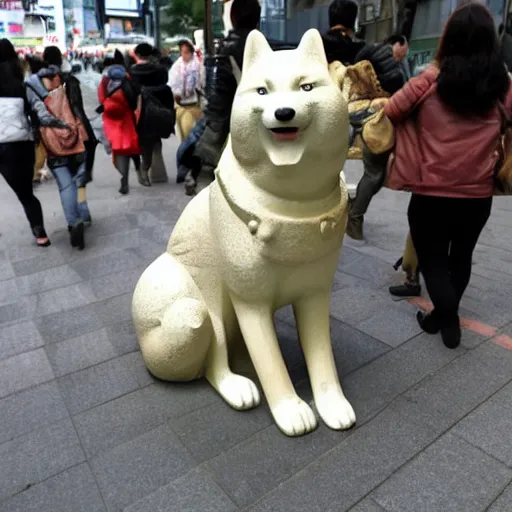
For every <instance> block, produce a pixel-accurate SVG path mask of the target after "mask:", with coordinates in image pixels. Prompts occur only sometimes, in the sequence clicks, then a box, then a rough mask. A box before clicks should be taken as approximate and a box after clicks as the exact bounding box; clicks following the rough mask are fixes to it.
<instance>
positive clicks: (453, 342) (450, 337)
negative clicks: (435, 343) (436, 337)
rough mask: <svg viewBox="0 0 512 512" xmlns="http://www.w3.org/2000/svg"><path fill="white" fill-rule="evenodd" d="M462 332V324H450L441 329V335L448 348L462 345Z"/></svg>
mask: <svg viewBox="0 0 512 512" xmlns="http://www.w3.org/2000/svg"><path fill="white" fill-rule="evenodd" d="M461 336H462V333H461V330H460V324H459V323H457V324H454V325H450V326H449V327H443V328H442V329H441V337H442V338H443V343H444V346H445V347H446V348H450V349H455V348H457V347H458V346H459V345H460V339H461Z"/></svg>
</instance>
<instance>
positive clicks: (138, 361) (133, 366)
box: [120, 351, 157, 388]
mask: <svg viewBox="0 0 512 512" xmlns="http://www.w3.org/2000/svg"><path fill="white" fill-rule="evenodd" d="M120 360H121V361H122V362H123V363H124V364H125V365H126V367H127V368H128V370H129V371H130V373H131V374H132V376H133V378H134V379H135V380H136V381H137V383H138V384H139V386H140V387H141V388H143V387H145V386H149V385H150V384H153V383H155V382H156V381H157V379H155V377H153V376H152V375H151V373H149V371H148V369H147V368H146V365H145V364H144V359H142V354H141V353H140V351H137V352H132V353H131V354H126V355H124V356H122V357H121V358H120Z"/></svg>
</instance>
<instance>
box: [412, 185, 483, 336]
mask: <svg viewBox="0 0 512 512" xmlns="http://www.w3.org/2000/svg"><path fill="white" fill-rule="evenodd" d="M491 208H492V197H488V198H484V199H462V198H451V197H433V196H421V195H414V194H413V196H412V197H411V202H410V203H409V211H408V217H409V226H410V229H411V236H412V241H413V244H414V247H415V248H416V253H417V255H418V262H419V266H420V268H421V272H422V274H423V278H424V279H425V284H426V286H427V290H428V293H429V295H430V298H431V300H432V303H433V304H434V311H435V315H436V317H437V318H438V319H439V322H440V324H441V326H450V325H454V324H456V323H457V322H458V321H459V317H458V313H459V303H460V300H461V298H462V295H463V294H464V291H465V290H466V288H467V286H468V284H469V280H470V278H471V265H472V260H473V251H474V249H475V246H476V244H477V242H478V238H479V236H480V233H481V232H482V229H483V228H484V226H485V224H486V222H487V219H488V218H489V215H490V214H491Z"/></svg>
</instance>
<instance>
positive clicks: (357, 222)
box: [346, 215, 364, 240]
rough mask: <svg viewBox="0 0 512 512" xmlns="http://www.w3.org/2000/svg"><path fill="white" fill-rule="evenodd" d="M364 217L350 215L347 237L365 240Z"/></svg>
mask: <svg viewBox="0 0 512 512" xmlns="http://www.w3.org/2000/svg"><path fill="white" fill-rule="evenodd" d="M363 223H364V217H363V216H362V215H361V216H360V217H351V216H350V215H349V217H348V222H347V231H346V233H347V235H348V236H349V237H350V238H353V239H354V240H364V235H363Z"/></svg>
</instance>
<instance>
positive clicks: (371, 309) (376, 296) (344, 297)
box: [331, 280, 391, 326]
mask: <svg viewBox="0 0 512 512" xmlns="http://www.w3.org/2000/svg"><path fill="white" fill-rule="evenodd" d="M390 303H391V300H390V299H389V298H388V297H386V296H385V295H384V293H383V291H382V290H379V289H378V288H377V287H376V286H375V285H373V284H372V283H369V282H368V283H367V282H365V281H363V280H361V282H360V283H359V284H358V285H357V286H353V287H341V288H340V289H339V290H337V291H335V292H334V293H333V294H332V297H331V315H332V316H333V317H335V318H337V319H338V320H341V321H342V322H346V323H348V324H350V325H353V326H355V325H358V324H360V323H361V322H363V321H364V320H368V318H371V317H372V316H373V315H374V314H375V313H376V312H377V311H380V310H382V309H384V308H386V307H389V305H390Z"/></svg>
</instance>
